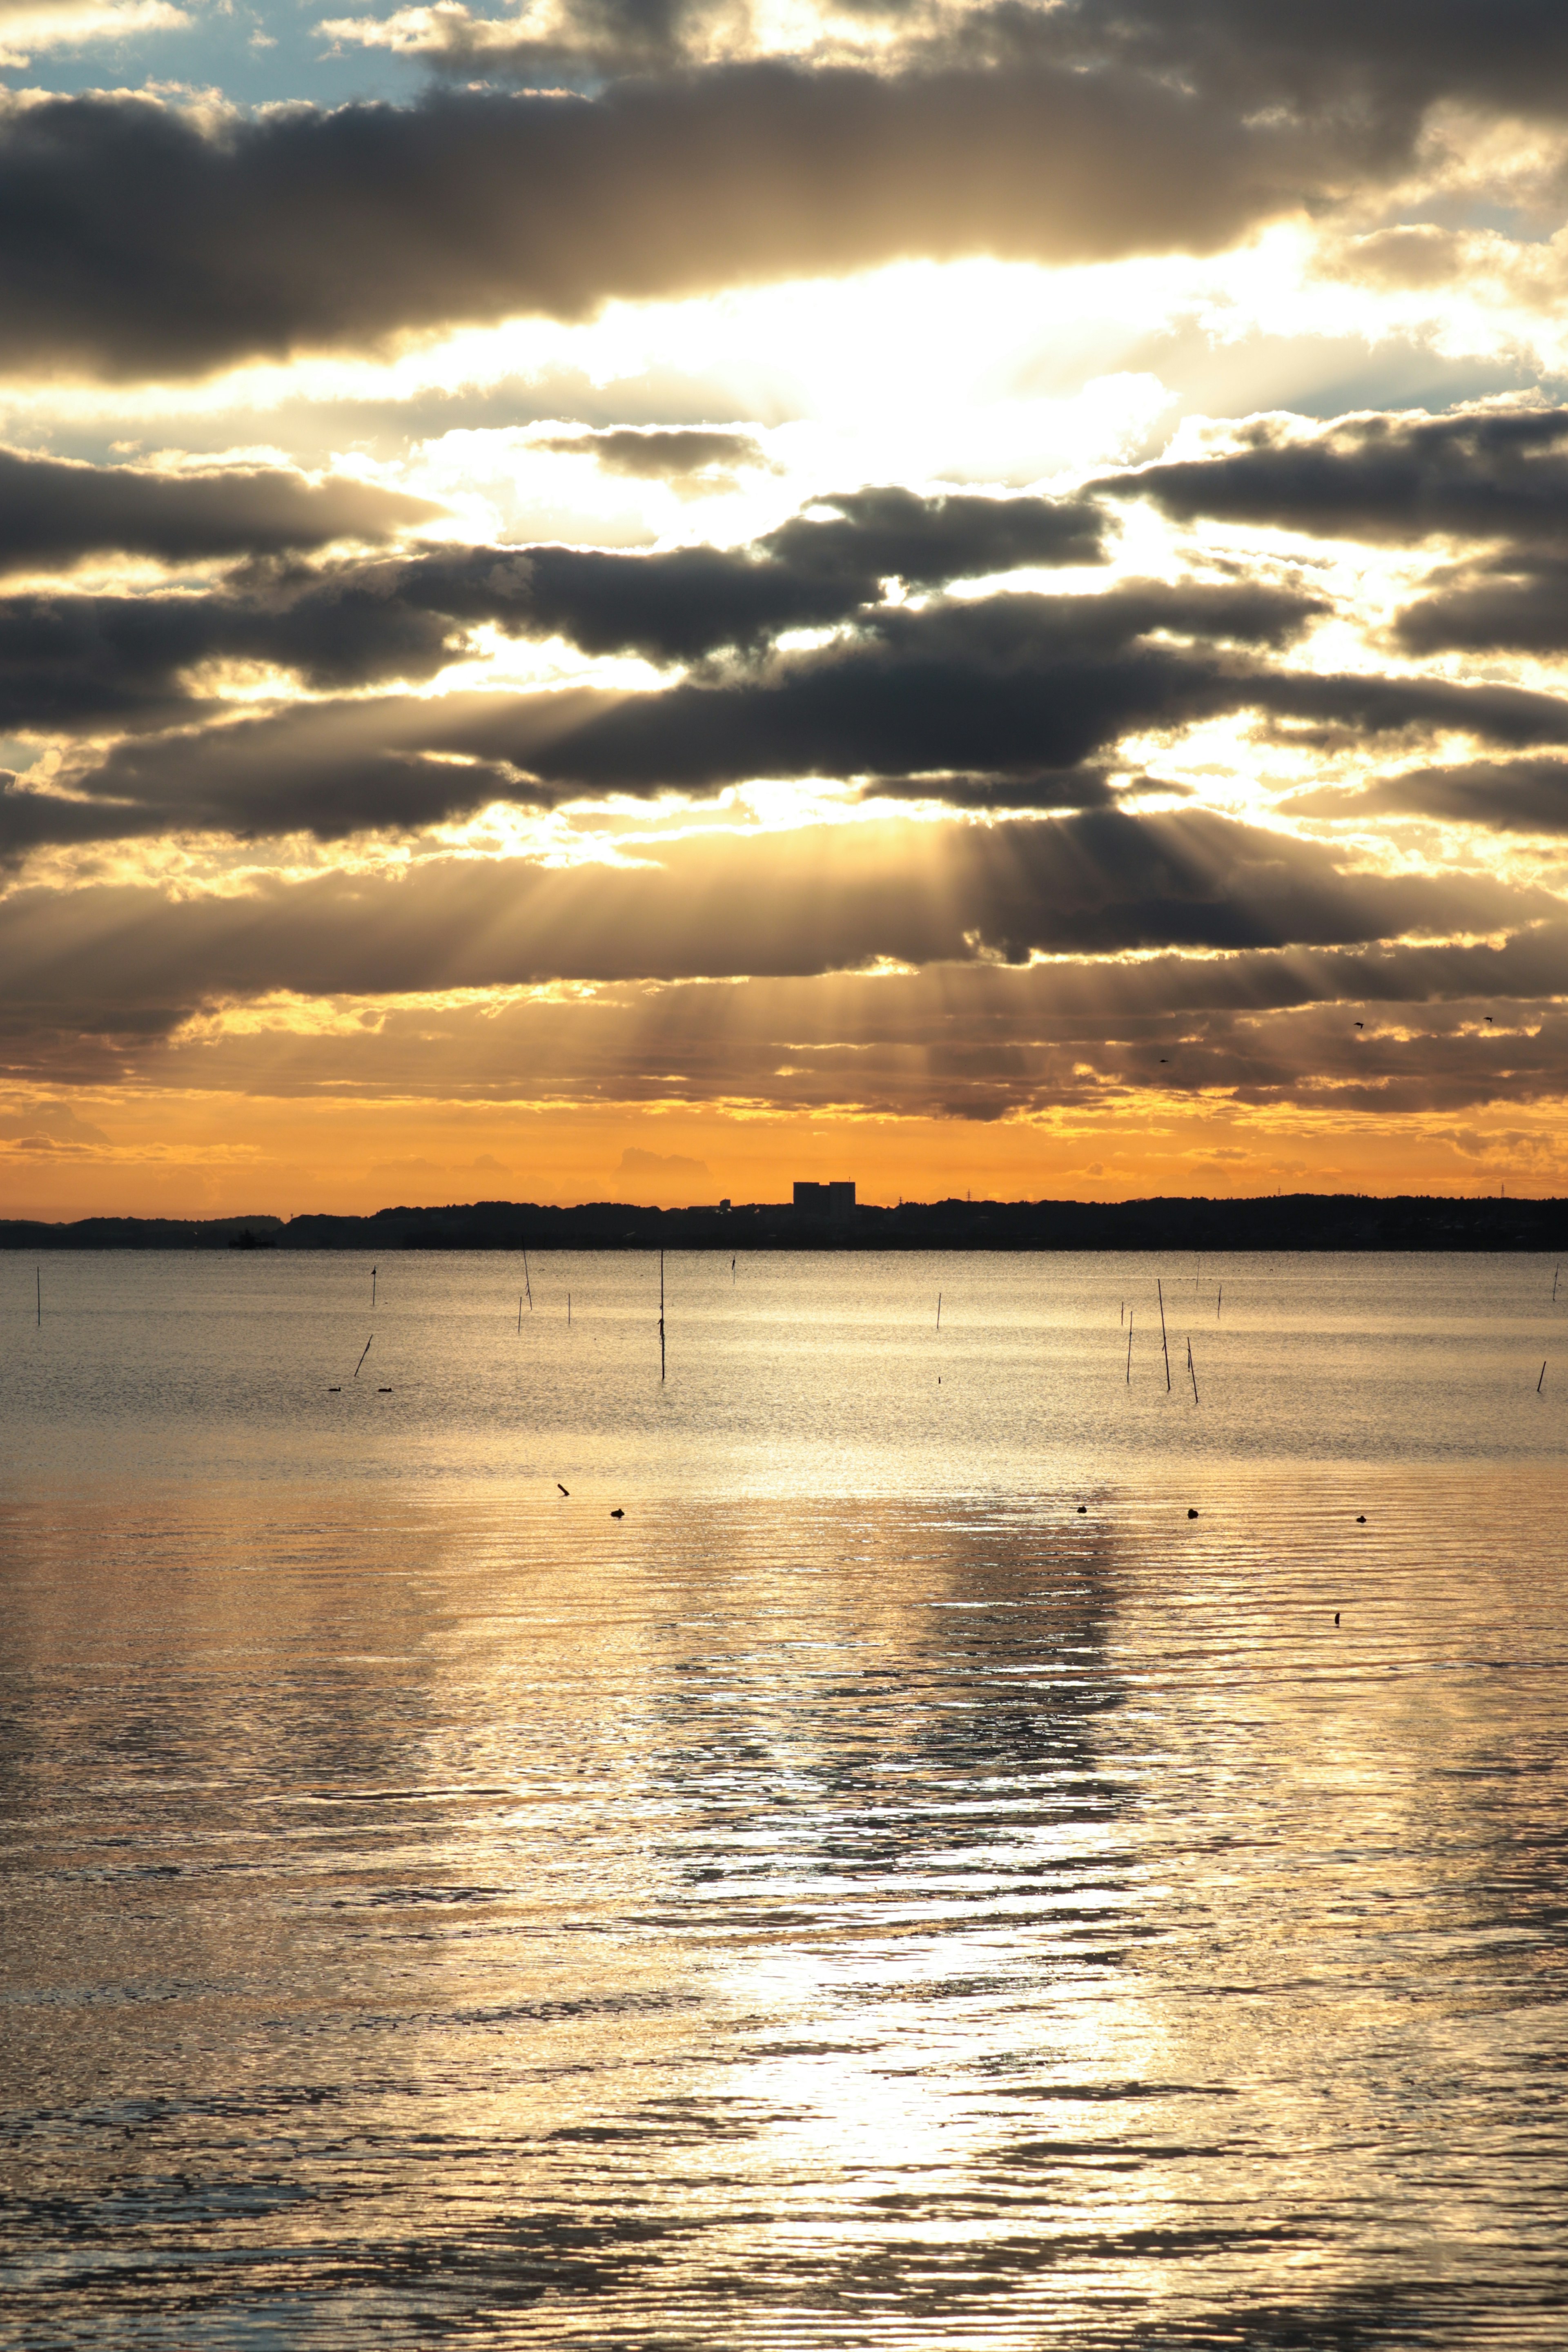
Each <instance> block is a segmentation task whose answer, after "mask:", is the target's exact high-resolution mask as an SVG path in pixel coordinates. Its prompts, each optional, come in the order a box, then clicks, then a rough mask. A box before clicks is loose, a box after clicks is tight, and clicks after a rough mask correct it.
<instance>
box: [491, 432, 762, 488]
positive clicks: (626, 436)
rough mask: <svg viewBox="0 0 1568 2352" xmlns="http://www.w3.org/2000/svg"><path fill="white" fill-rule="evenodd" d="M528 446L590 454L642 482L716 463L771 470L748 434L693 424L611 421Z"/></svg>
mask: <svg viewBox="0 0 1568 2352" xmlns="http://www.w3.org/2000/svg"><path fill="white" fill-rule="evenodd" d="M531 446H532V447H533V448H535V449H549V450H551V451H552V453H553V454H554V455H556V456H557V457H593V458H595V460H596V461H597V463H598V464H599V465H601V466H602V467H604V468H605V472H606V473H608V474H631V475H634V476H636V477H637V478H639V479H641V480H645V481H683V480H685V479H686V478H688V477H689V475H692V474H709V473H712V472H713V471H714V470H715V469H716V468H721V469H723V470H725V471H726V472H728V471H731V470H733V471H739V470H742V469H744V468H745V467H765V468H766V469H767V470H768V471H769V472H770V473H771V472H772V471H773V461H772V459H771V458H770V457H767V456H766V455H765V453H764V452H763V447H762V445H761V443H760V442H759V441H757V440H756V439H755V438H754V437H753V436H752V435H751V434H750V433H723V432H719V431H717V430H714V429H710V428H709V427H707V426H705V425H612V426H611V427H610V429H609V430H608V431H607V432H602V433H574V434H558V435H557V436H555V437H554V438H553V439H552V440H548V441H535V442H533V443H532V444H531Z"/></svg>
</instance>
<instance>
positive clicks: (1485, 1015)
mask: <svg viewBox="0 0 1568 2352" xmlns="http://www.w3.org/2000/svg"><path fill="white" fill-rule="evenodd" d="M1481 1019H1482V1020H1483V1021H1484V1022H1485V1023H1486V1024H1487V1027H1488V1028H1490V1027H1491V1025H1492V1016H1491V1014H1490V1013H1482V1015H1481Z"/></svg>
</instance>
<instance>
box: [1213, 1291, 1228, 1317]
mask: <svg viewBox="0 0 1568 2352" xmlns="http://www.w3.org/2000/svg"><path fill="white" fill-rule="evenodd" d="M1224 1305H1225V1285H1224V1283H1223V1282H1222V1283H1221V1284H1220V1286H1219V1292H1218V1295H1217V1297H1215V1303H1214V1319H1215V1322H1216V1323H1217V1322H1218V1321H1219V1310H1220V1308H1221V1307H1223V1306H1224Z"/></svg>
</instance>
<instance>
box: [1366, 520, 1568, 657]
mask: <svg viewBox="0 0 1568 2352" xmlns="http://www.w3.org/2000/svg"><path fill="white" fill-rule="evenodd" d="M1394 642H1395V643H1396V644H1397V645H1398V646H1399V647H1400V649H1401V650H1402V651H1403V652H1405V653H1406V654H1413V655H1415V656H1422V655H1426V654H1434V653H1512V654H1536V655H1542V654H1556V653H1562V652H1563V650H1564V649H1568V559H1565V558H1563V557H1562V556H1555V555H1552V554H1547V553H1542V551H1539V550H1536V549H1526V548H1518V547H1515V548H1510V549H1508V550H1506V551H1503V552H1501V553H1500V554H1499V555H1497V556H1496V557H1494V558H1493V559H1492V561H1491V562H1489V563H1481V564H1474V565H1469V566H1466V567H1464V568H1462V569H1456V570H1454V571H1450V572H1448V573H1447V576H1446V577H1445V578H1441V579H1440V580H1439V582H1438V583H1437V584H1436V587H1435V589H1434V590H1433V591H1432V592H1431V593H1428V594H1426V595H1424V596H1421V597H1418V598H1417V599H1416V601H1415V603H1414V604H1407V605H1406V606H1405V610H1404V611H1403V612H1402V613H1401V614H1399V617H1398V619H1397V620H1396V621H1395V623H1394Z"/></svg>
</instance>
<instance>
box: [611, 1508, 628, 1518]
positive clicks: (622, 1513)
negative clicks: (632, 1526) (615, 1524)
mask: <svg viewBox="0 0 1568 2352" xmlns="http://www.w3.org/2000/svg"><path fill="white" fill-rule="evenodd" d="M610 1517H611V1518H612V1519H624V1518H625V1517H626V1513H625V1511H622V1510H615V1511H612V1512H611V1513H610Z"/></svg>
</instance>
